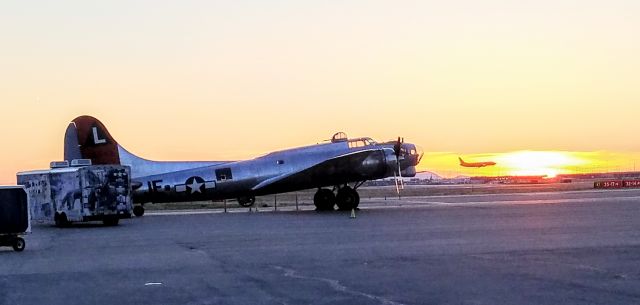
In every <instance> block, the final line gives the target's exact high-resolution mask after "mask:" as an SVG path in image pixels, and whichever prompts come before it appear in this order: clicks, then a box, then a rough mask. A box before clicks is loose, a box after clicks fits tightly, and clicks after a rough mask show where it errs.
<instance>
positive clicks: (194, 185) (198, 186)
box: [185, 176, 204, 194]
mask: <svg viewBox="0 0 640 305" xmlns="http://www.w3.org/2000/svg"><path fill="white" fill-rule="evenodd" d="M185 186H186V187H187V190H189V191H190V193H191V194H195V193H200V194H203V193H204V179H202V178H200V177H197V176H195V177H191V178H189V179H187V182H185Z"/></svg>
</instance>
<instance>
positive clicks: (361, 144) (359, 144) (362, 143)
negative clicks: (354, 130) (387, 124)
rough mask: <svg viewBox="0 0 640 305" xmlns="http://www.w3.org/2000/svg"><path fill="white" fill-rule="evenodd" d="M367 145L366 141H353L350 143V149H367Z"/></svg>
mask: <svg viewBox="0 0 640 305" xmlns="http://www.w3.org/2000/svg"><path fill="white" fill-rule="evenodd" d="M366 145H367V144H366V143H365V141H364V140H351V141H349V148H358V147H365V146H366Z"/></svg>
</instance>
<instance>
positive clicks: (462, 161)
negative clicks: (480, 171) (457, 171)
mask: <svg viewBox="0 0 640 305" xmlns="http://www.w3.org/2000/svg"><path fill="white" fill-rule="evenodd" d="M458 160H460V165H464V164H466V162H464V160H462V158H461V157H458Z"/></svg>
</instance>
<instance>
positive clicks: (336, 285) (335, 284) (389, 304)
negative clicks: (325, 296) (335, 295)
mask: <svg viewBox="0 0 640 305" xmlns="http://www.w3.org/2000/svg"><path fill="white" fill-rule="evenodd" d="M273 268H275V269H277V270H280V271H282V272H283V276H284V277H288V278H294V279H301V280H310V281H317V282H323V283H326V284H327V285H329V287H331V289H333V290H335V291H338V292H342V293H346V294H350V295H353V296H359V297H365V298H367V299H370V300H374V301H378V302H380V304H383V305H404V304H402V303H398V302H394V301H392V300H389V299H386V298H383V297H381V296H376V295H372V294H368V293H364V292H361V291H356V290H352V289H349V287H347V286H344V285H342V284H340V281H338V280H333V279H328V278H322V277H312V276H304V275H301V274H299V273H298V272H296V271H295V270H293V269H288V268H284V267H281V266H273Z"/></svg>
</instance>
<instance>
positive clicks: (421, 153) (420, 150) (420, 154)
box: [415, 145, 424, 165]
mask: <svg viewBox="0 0 640 305" xmlns="http://www.w3.org/2000/svg"><path fill="white" fill-rule="evenodd" d="M415 147H416V152H415V153H416V155H417V156H418V158H417V160H416V164H415V165H418V164H419V163H420V161H422V157H423V156H424V149H423V148H422V147H421V146H420V145H416V146H415Z"/></svg>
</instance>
